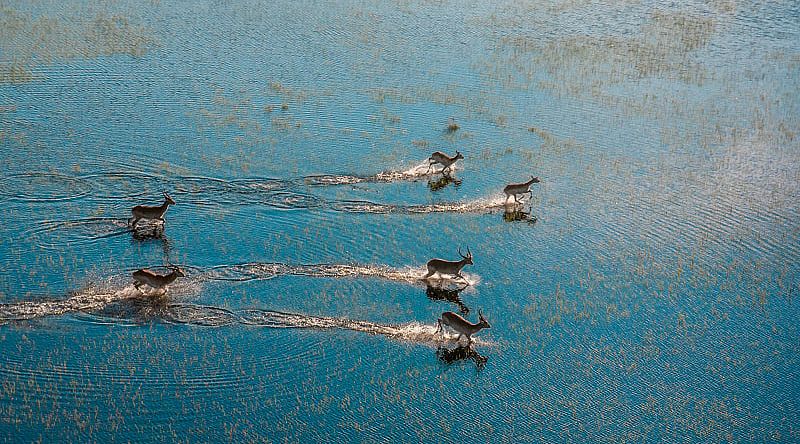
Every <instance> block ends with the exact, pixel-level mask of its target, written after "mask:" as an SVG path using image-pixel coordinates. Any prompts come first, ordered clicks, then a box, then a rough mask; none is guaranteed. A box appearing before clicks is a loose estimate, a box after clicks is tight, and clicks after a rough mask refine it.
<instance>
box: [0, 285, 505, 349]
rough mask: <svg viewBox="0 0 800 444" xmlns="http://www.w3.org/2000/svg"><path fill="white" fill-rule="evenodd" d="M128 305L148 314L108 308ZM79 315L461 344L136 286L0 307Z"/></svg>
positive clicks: (433, 332)
mask: <svg viewBox="0 0 800 444" xmlns="http://www.w3.org/2000/svg"><path fill="white" fill-rule="evenodd" d="M127 300H130V301H131V303H132V304H134V305H141V306H144V309H143V308H142V307H139V309H137V310H130V309H129V308H120V307H116V308H115V309H109V307H110V306H112V305H113V304H116V303H121V302H124V301H127ZM76 312H82V313H88V314H93V315H95V316H98V317H100V318H101V319H112V320H113V321H115V322H119V321H129V320H133V321H137V320H142V319H149V320H158V319H160V320H162V321H163V322H166V323H171V324H183V325H193V326H201V327H225V326H233V325H245V326H252V327H264V328H306V329H317V330H330V329H341V330H350V331H356V332H361V333H367V334H371V335H381V336H386V337H388V338H391V339H395V340H399V341H405V342H414V343H427V344H434V345H441V344H443V343H448V342H457V340H458V336H457V335H454V334H451V333H448V332H444V333H440V332H438V331H437V329H436V325H427V324H420V323H418V322H410V323H407V324H398V325H392V324H379V323H374V322H369V321H361V320H352V319H347V318H337V317H325V316H311V315H304V314H300V313H287V312H281V311H274V310H263V309H254V308H253V309H243V310H231V309H227V308H222V307H214V306H210V305H197V304H188V303H165V302H164V299H158V298H156V299H153V298H150V297H147V296H143V295H142V294H141V293H140V292H139V291H138V290H137V289H136V288H134V287H133V286H132V285H131V286H127V287H124V288H121V289H117V290H115V291H99V290H94V289H87V290H84V291H83V292H81V293H80V294H76V295H74V296H72V297H70V298H68V299H65V300H61V301H26V302H16V303H9V304H0V325H2V324H5V323H8V322H13V321H26V320H33V319H39V318H43V317H50V316H60V315H64V314H67V313H76ZM143 313H147V315H146V316H143ZM127 317H132V318H133V319H127ZM473 342H474V343H476V344H478V345H488V344H490V343H489V342H486V341H481V340H480V339H477V338H475V339H473Z"/></svg>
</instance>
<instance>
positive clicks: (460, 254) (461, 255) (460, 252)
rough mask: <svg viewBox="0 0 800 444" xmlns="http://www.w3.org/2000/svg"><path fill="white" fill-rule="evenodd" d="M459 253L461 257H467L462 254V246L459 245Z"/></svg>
mask: <svg viewBox="0 0 800 444" xmlns="http://www.w3.org/2000/svg"><path fill="white" fill-rule="evenodd" d="M458 255H459V256H461V257H466V256H464V255H463V254H461V247H458Z"/></svg>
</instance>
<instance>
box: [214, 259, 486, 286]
mask: <svg viewBox="0 0 800 444" xmlns="http://www.w3.org/2000/svg"><path fill="white" fill-rule="evenodd" d="M426 271H427V270H426V269H425V268H423V267H402V268H395V267H390V266H388V265H360V264H300V265H291V264H284V263H280V262H252V263H245V264H235V265H220V266H217V267H213V268H211V269H210V270H208V271H207V272H205V273H204V276H203V278H204V279H208V280H216V281H238V282H244V281H251V280H266V279H273V278H275V277H278V276H309V277H332V278H345V277H367V278H379V279H386V280H390V281H394V282H402V283H407V284H424V283H425V282H426V281H424V280H422V277H423V276H424V275H425V274H426ZM462 274H463V275H464V277H465V278H466V280H467V282H468V283H469V284H470V285H477V284H478V283H479V282H480V277H479V276H477V275H473V274H470V273H462ZM433 280H434V281H436V282H438V283H441V284H449V283H453V284H459V283H462V282H463V280H461V279H459V278H457V277H452V276H440V277H439V278H438V279H433Z"/></svg>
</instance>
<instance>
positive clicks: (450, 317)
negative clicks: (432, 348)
mask: <svg viewBox="0 0 800 444" xmlns="http://www.w3.org/2000/svg"><path fill="white" fill-rule="evenodd" d="M436 322H437V323H438V327H437V328H436V331H437V332H441V333H442V336H443V337H444V326H445V325H446V326H448V327H450V328H452V329H453V330H455V331H457V332H458V339H457V341H459V342H460V341H461V336H466V337H467V345H469V344H471V343H472V335H474V334H475V333H477V332H479V331H481V330H483V329H484V328H492V326H491V325H489V322H488V321H487V320H486V318H484V317H483V311H481V310H478V322H477V323H476V324H473V323H472V322H469V321H468V320H466V319H464V318H462V317H461V316H459V315H458V314H456V313H453V312H452V311H446V312H444V313H442V317H441V318H439V319H438V320H437V321H436Z"/></svg>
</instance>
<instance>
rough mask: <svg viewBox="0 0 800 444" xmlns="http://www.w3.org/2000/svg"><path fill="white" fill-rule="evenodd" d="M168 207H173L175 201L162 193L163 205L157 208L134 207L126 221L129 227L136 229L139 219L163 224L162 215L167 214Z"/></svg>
mask: <svg viewBox="0 0 800 444" xmlns="http://www.w3.org/2000/svg"><path fill="white" fill-rule="evenodd" d="M170 205H175V201H174V200H172V198H171V197H169V194H167V192H166V191H164V203H163V204H161V205H158V206H147V205H136V206H135V207H133V209H132V210H131V214H132V217H131V218H130V219H128V223H129V225H130V226H131V227H136V223H137V222H139V219H157V220H160V221H162V222H163V221H164V213H166V212H167V209H168V208H169V206H170Z"/></svg>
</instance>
